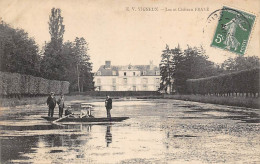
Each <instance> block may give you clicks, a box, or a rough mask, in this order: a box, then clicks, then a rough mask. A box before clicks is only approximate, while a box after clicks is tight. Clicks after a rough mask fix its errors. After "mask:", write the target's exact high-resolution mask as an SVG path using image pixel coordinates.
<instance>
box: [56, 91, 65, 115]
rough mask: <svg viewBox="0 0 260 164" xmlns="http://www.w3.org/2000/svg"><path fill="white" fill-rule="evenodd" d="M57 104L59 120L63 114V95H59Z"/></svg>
mask: <svg viewBox="0 0 260 164" xmlns="http://www.w3.org/2000/svg"><path fill="white" fill-rule="evenodd" d="M57 104H58V105H59V118H61V117H62V114H63V108H64V106H65V105H64V96H63V94H61V95H60V98H59V99H58V101H57Z"/></svg>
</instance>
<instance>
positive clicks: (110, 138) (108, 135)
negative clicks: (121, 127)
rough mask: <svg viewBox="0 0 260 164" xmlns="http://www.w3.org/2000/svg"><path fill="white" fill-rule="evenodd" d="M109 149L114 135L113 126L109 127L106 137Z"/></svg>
mask: <svg viewBox="0 0 260 164" xmlns="http://www.w3.org/2000/svg"><path fill="white" fill-rule="evenodd" d="M105 139H106V142H107V147H109V144H111V143H112V133H111V125H107V131H106V136H105Z"/></svg>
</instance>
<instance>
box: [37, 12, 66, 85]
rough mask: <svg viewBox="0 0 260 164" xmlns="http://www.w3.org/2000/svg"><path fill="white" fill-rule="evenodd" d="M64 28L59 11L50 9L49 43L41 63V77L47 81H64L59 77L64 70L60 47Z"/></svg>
mask: <svg viewBox="0 0 260 164" xmlns="http://www.w3.org/2000/svg"><path fill="white" fill-rule="evenodd" d="M64 32H65V26H64V25H63V17H62V16H61V10H60V9H59V8H58V9H55V8H52V9H51V15H50V17H49V33H50V35H51V41H50V42H49V43H47V44H46V46H45V50H44V56H43V59H42V62H41V72H42V76H43V77H46V78H49V79H57V80H65V79H63V78H62V77H61V74H62V72H63V71H64V68H63V67H62V54H61V51H62V45H63V34H64Z"/></svg>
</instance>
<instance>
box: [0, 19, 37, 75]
mask: <svg viewBox="0 0 260 164" xmlns="http://www.w3.org/2000/svg"><path fill="white" fill-rule="evenodd" d="M0 62H1V63H0V70H1V71H5V72H17V73H23V74H29V75H34V76H39V72H40V56H39V51H38V45H37V44H36V42H35V41H34V39H33V38H29V37H28V34H27V33H26V32H25V31H24V30H22V29H14V28H12V27H10V26H9V25H8V24H6V23H4V22H3V21H2V22H1V23H0Z"/></svg>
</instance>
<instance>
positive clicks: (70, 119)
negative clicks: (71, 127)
mask: <svg viewBox="0 0 260 164" xmlns="http://www.w3.org/2000/svg"><path fill="white" fill-rule="evenodd" d="M42 118H44V119H46V120H47V121H56V120H57V121H56V122H120V121H123V120H126V119H129V117H112V118H111V119H109V118H107V117H100V118H96V117H83V118H78V117H64V118H62V119H60V118H58V117H44V116H42Z"/></svg>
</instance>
